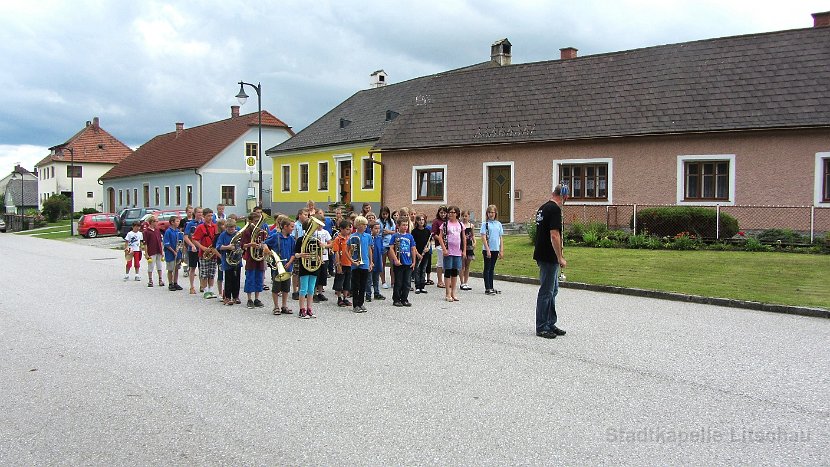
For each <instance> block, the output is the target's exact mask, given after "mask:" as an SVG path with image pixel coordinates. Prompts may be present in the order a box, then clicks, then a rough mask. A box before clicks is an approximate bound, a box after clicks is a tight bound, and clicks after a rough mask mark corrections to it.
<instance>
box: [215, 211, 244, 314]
mask: <svg viewBox="0 0 830 467" xmlns="http://www.w3.org/2000/svg"><path fill="white" fill-rule="evenodd" d="M236 220H237V218H236V215H234V214H231V215H230V216H228V218H227V219H226V220H225V229H224V231H223V232H222V233H221V234H219V236H218V237H217V238H216V249H217V250H218V251H219V252H220V253H221V259H222V264H220V265H219V268H220V269H221V270H222V271H224V280H225V281H224V282H225V283H224V288H223V289H222V303H224V304H225V305H228V306H230V305H233V304H234V303H239V287H240V282H241V280H240V277H241V276H242V261H239V262H238V263H237V264H236V265H233V264H230V263H228V255H230V254H233V252H234V250H235V249H236V248H237V246H238V245H232V244H231V240H232V239H233V237H234V236H235V235H236Z"/></svg>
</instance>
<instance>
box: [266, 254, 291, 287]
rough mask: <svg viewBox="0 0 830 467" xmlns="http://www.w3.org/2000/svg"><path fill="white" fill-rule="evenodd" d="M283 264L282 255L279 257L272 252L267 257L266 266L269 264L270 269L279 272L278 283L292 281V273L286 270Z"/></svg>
mask: <svg viewBox="0 0 830 467" xmlns="http://www.w3.org/2000/svg"><path fill="white" fill-rule="evenodd" d="M282 263H283V260H282V259H281V258H280V255H278V254H277V252H276V251H274V250H271V254H270V255H266V256H265V264H267V265H268V267H269V268H271V269H273V270H274V271H277V277H276V280H277V281H287V280H288V279H291V273H290V272H288V271H286V270H285V265H284V264H282Z"/></svg>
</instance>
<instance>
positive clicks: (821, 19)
mask: <svg viewBox="0 0 830 467" xmlns="http://www.w3.org/2000/svg"><path fill="white" fill-rule="evenodd" d="M827 26H830V11H825V12H822V13H813V27H814V28H826V27H827Z"/></svg>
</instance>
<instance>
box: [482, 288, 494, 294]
mask: <svg viewBox="0 0 830 467" xmlns="http://www.w3.org/2000/svg"><path fill="white" fill-rule="evenodd" d="M484 295H495V293H493V291H492V290H490V289H487V290H485V291H484Z"/></svg>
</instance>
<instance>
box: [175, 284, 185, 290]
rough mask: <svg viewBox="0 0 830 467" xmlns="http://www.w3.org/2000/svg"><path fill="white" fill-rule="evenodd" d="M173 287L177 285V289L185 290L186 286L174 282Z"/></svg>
mask: <svg viewBox="0 0 830 467" xmlns="http://www.w3.org/2000/svg"><path fill="white" fill-rule="evenodd" d="M173 287H175V288H176V290H184V287H182V286H180V285H179V284H173Z"/></svg>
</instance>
